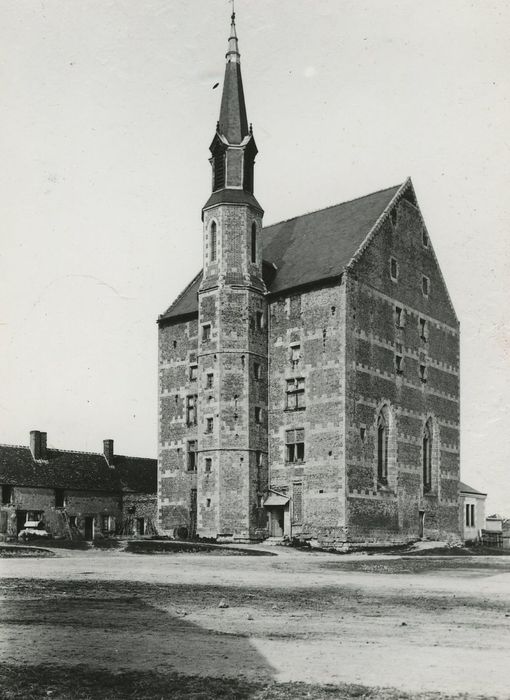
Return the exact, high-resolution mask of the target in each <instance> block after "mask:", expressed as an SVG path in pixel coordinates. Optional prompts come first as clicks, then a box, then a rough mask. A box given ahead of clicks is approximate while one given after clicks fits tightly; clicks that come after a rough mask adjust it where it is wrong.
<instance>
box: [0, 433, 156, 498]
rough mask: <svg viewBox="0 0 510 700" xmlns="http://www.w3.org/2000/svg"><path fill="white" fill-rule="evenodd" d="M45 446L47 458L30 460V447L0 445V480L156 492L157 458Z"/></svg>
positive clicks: (22, 483)
mask: <svg viewBox="0 0 510 700" xmlns="http://www.w3.org/2000/svg"><path fill="white" fill-rule="evenodd" d="M113 465H114V466H113V467H109V466H108V463H107V462H106V459H105V457H104V455H102V454H99V453H94V452H71V451H68V450H53V449H50V448H48V450H47V460H45V461H42V460H41V461H37V462H36V461H34V459H33V458H32V453H31V451H30V448H28V447H22V446H14V445H0V484H9V485H11V486H32V487H37V488H50V489H56V488H57V489H77V490H79V491H107V492H120V491H134V492H140V493H156V490H157V460H156V459H145V458H141V457H126V456H123V455H115V456H114V459H113Z"/></svg>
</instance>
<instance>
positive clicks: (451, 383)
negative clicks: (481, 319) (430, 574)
mask: <svg viewBox="0 0 510 700" xmlns="http://www.w3.org/2000/svg"><path fill="white" fill-rule="evenodd" d="M392 257H393V258H394V259H395V261H396V264H397V279H396V280H393V279H392V276H391V269H390V265H391V258H392ZM393 271H394V272H395V269H394V270H393ZM423 275H425V276H426V277H427V278H428V280H429V291H428V294H425V293H424V291H423V286H422V284H423V283H422V277H423ZM400 309H401V310H402V314H401V315H400V311H399V310H400ZM398 315H400V319H397V316H398ZM420 319H421V322H420ZM423 322H425V325H423ZM399 326H401V327H399ZM423 331H424V333H423ZM422 335H424V337H421V336H422ZM397 356H399V357H400V358H401V360H400V362H401V366H400V371H399V368H397V364H396V363H397ZM423 367H424V368H425V373H426V376H425V377H423V376H422V373H423ZM346 368H347V403H346V443H347V455H348V457H347V464H346V468H347V489H348V492H347V522H348V528H347V533H346V535H347V540H348V541H349V542H351V543H355V542H367V541H368V542H375V543H387V542H404V541H408V540H413V539H417V538H418V536H419V535H420V518H422V519H424V533H423V534H424V535H425V536H428V537H430V538H434V539H437V538H456V537H458V534H459V516H458V513H459V507H458V479H459V328H458V322H457V319H456V317H455V313H454V311H453V308H452V306H451V303H450V301H449V298H448V294H447V291H446V287H445V285H444V282H443V279H442V277H441V274H440V271H439V267H438V265H437V261H436V259H435V256H434V253H433V250H432V246H431V243H430V241H429V240H428V236H427V235H426V232H424V228H423V223H422V220H421V217H420V214H419V211H418V209H417V208H416V207H415V206H414V205H413V204H412V203H411V202H409V201H406V200H405V199H403V200H401V201H400V203H399V204H398V207H397V211H396V213H394V214H393V215H392V216H390V217H389V218H388V219H387V220H386V221H385V222H384V224H383V225H382V228H381V230H380V231H379V232H378V234H377V235H376V236H375V237H374V238H373V240H372V242H371V243H370V244H369V246H368V247H367V249H366V250H365V251H364V253H363V254H362V255H361V257H360V259H359V260H358V262H357V263H356V264H355V265H354V267H353V270H352V272H351V273H350V274H349V275H348V278H347V352H346ZM383 406H387V408H388V416H389V422H390V427H389V442H388V479H387V484H384V483H378V479H377V446H376V441H377V418H378V415H379V412H380V411H381V409H383ZM428 420H430V424H431V425H432V427H433V432H432V434H433V437H432V484H431V488H430V490H429V491H426V490H424V484H423V463H422V450H423V447H422V446H423V434H424V429H425V424H426V422H427V421H428Z"/></svg>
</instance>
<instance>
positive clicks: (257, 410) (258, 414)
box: [255, 406, 262, 425]
mask: <svg viewBox="0 0 510 700" xmlns="http://www.w3.org/2000/svg"><path fill="white" fill-rule="evenodd" d="M255 423H257V425H261V424H262V409H261V408H260V406H255Z"/></svg>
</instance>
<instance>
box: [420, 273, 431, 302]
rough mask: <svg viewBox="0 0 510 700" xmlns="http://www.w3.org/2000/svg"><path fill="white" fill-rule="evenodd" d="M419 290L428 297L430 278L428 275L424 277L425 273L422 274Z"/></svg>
mask: <svg viewBox="0 0 510 700" xmlns="http://www.w3.org/2000/svg"><path fill="white" fill-rule="evenodd" d="M421 291H422V292H423V296H426V297H428V295H429V291H430V280H429V278H428V277H425V275H422V278H421Z"/></svg>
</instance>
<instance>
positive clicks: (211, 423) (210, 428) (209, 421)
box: [205, 418, 214, 433]
mask: <svg viewBox="0 0 510 700" xmlns="http://www.w3.org/2000/svg"><path fill="white" fill-rule="evenodd" d="M213 428H214V420H213V419H212V418H207V420H206V424H205V432H206V433H212V431H213Z"/></svg>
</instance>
